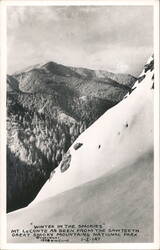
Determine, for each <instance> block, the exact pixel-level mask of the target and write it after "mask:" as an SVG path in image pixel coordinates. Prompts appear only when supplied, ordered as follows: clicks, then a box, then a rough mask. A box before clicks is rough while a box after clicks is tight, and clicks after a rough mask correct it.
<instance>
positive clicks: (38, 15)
mask: <svg viewBox="0 0 160 250" xmlns="http://www.w3.org/2000/svg"><path fill="white" fill-rule="evenodd" d="M152 53H153V8H152V7H151V6H8V8H7V57H8V59H7V61H8V63H7V64H8V73H9V74H12V73H14V72H16V71H19V70H22V69H24V68H26V67H28V66H31V65H34V64H39V63H40V64H41V63H42V64H43V63H46V62H48V61H54V62H57V63H61V64H64V65H69V66H76V67H86V68H91V69H99V70H108V71H112V72H115V73H129V74H133V75H138V74H139V73H140V72H141V70H142V68H143V65H144V64H145V62H146V60H147V59H148V57H149V56H150V55H151V54H152Z"/></svg>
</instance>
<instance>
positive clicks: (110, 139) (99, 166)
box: [30, 57, 154, 206]
mask: <svg viewBox="0 0 160 250" xmlns="http://www.w3.org/2000/svg"><path fill="white" fill-rule="evenodd" d="M153 74H154V73H153V57H151V58H150V59H149V61H148V62H147V64H146V65H145V67H144V71H143V72H142V74H141V76H143V79H142V77H141V76H140V78H139V79H138V80H137V82H136V83H135V85H134V86H133V88H132V90H133V92H132V93H130V95H129V94H128V96H127V98H124V100H122V101H121V102H120V103H119V104H117V105H116V106H114V107H113V108H111V109H110V110H108V111H107V112H106V113H105V114H104V115H103V116H101V117H100V118H99V119H98V120H97V121H96V122H95V123H94V124H93V125H92V126H91V127H89V128H88V129H87V130H86V131H85V132H84V133H82V134H81V135H80V136H79V137H78V138H77V140H76V141H75V142H74V144H73V145H72V146H71V148H70V149H69V152H68V153H67V154H66V157H64V159H63V160H62V163H61V164H60V165H59V167H58V168H57V169H56V171H55V173H54V175H53V177H52V178H51V179H50V180H48V181H47V182H46V184H45V185H44V186H43V188H42V189H41V191H40V192H39V194H38V195H37V197H36V199H35V200H34V201H33V202H32V203H31V204H30V206H31V205H35V204H36V203H37V202H39V201H41V200H44V199H46V198H48V197H53V196H55V195H57V194H59V193H62V192H64V191H66V190H70V189H72V188H75V187H77V186H80V185H82V184H84V183H87V182H89V181H92V180H95V179H97V178H99V177H101V176H103V175H106V174H107V175H109V174H110V173H111V172H116V171H118V170H120V169H121V168H124V167H127V166H128V167H129V166H130V165H132V164H134V162H136V161H138V159H140V158H141V157H143V155H146V154H149V153H151V152H153V88H154V85H153V78H154V77H153ZM140 79H141V80H140ZM78 143H79V144H78ZM62 164H63V166H62ZM65 165H66V166H65ZM62 167H63V168H66V171H62Z"/></svg>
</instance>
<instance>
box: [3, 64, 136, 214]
mask: <svg viewBox="0 0 160 250" xmlns="http://www.w3.org/2000/svg"><path fill="white" fill-rule="evenodd" d="M123 79H124V82H123ZM127 79H128V81H127ZM118 80H119V82H118ZM135 80H136V78H135V77H132V76H130V75H122V74H120V75H118V74H117V75H115V74H113V73H109V72H101V71H99V72H98V71H95V72H94V71H93V70H88V69H82V68H80V69H78V68H77V69H76V68H71V67H66V66H63V65H59V64H56V63H53V62H49V63H47V64H45V65H41V66H35V67H31V68H30V69H28V70H25V71H23V72H19V73H16V74H14V75H12V76H9V75H8V77H7V109H8V110H7V132H8V134H7V135H8V136H7V138H8V139H7V211H8V212H9V211H13V210H15V209H18V208H21V207H24V206H26V205H28V204H29V203H30V202H31V201H32V200H33V199H34V198H35V196H36V195H37V193H38V191H39V190H40V188H41V187H42V186H43V184H44V183H45V182H46V180H47V179H48V178H49V177H50V173H51V172H52V171H53V170H54V169H55V168H56V167H57V166H58V164H59V163H60V161H61V159H62V157H63V156H64V154H65V153H66V151H67V150H68V148H69V147H70V145H71V144H72V143H73V142H74V141H75V139H76V138H77V137H78V136H79V134H81V133H82V132H83V131H84V130H85V129H86V128H87V127H89V126H90V125H91V124H92V123H93V122H94V121H95V120H97V119H98V118H99V117H100V116H101V115H102V114H103V113H104V112H105V111H106V110H108V109H109V108H111V107H112V106H114V105H115V104H117V103H118V102H119V101H121V100H122V99H123V97H124V96H125V95H126V94H127V93H128V92H130V91H131V87H132V86H133V84H134V82H135Z"/></svg>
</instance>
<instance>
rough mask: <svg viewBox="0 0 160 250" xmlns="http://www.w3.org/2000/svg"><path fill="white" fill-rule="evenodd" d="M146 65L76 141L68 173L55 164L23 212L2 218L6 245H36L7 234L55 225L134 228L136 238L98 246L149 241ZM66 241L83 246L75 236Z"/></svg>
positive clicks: (149, 90)
mask: <svg viewBox="0 0 160 250" xmlns="http://www.w3.org/2000/svg"><path fill="white" fill-rule="evenodd" d="M152 62H153V58H152V57H151V58H150V60H149V61H148V62H147V64H146V65H145V67H144V71H143V72H142V74H141V75H140V77H141V78H140V79H138V80H137V82H136V83H135V85H134V86H133V88H132V90H133V91H132V92H131V93H130V94H128V95H126V96H125V97H124V99H123V101H121V102H120V103H119V104H117V105H116V106H114V107H113V108H111V109H110V110H108V111H107V112H106V113H105V114H104V115H103V116H101V117H100V118H99V119H98V120H97V121H96V122H95V123H94V124H93V125H92V126H90V127H89V128H88V129H87V130H86V131H85V132H83V133H82V134H81V135H80V136H79V137H78V138H77V140H76V141H75V142H74V144H73V145H72V146H71V147H70V149H69V151H70V154H71V162H70V166H69V168H68V169H66V171H65V172H61V164H60V165H59V166H58V168H57V169H56V170H55V173H54V174H53V176H52V178H50V180H48V181H47V182H46V183H45V185H44V186H43V187H42V189H41V190H40V192H39V194H38V195H37V197H36V198H35V200H34V201H33V202H32V203H31V204H30V205H29V206H28V207H26V208H24V209H20V210H17V211H15V212H11V213H9V214H8V219H7V220H8V242H10V243H18V242H19V243H20V242H21V243H22V242H28V243H31V242H42V241H41V240H40V239H38V238H36V237H35V236H34V235H33V234H31V235H29V236H28V237H26V236H25V237H12V235H11V230H12V229H25V230H30V229H33V227H34V225H57V224H63V225H64V224H69V225H71V224H74V225H79V224H89V225H95V224H96V225H98V224H100V225H101V224H104V225H105V228H106V229H107V230H108V228H112V229H122V228H123V229H125V228H130V229H139V233H138V235H137V236H136V237H133V236H126V237H123V236H122V237H119V236H112V237H110V236H105V237H102V238H100V240H99V241H98V242H105V243H108V242H152V241H153V197H154V196H153V95H154V85H153V81H154V76H153V74H154V71H153V70H152V66H153V65H152ZM148 65H149V67H148ZM77 143H81V144H79V147H78V148H77V149H75V145H78V144H77ZM62 162H63V160H62ZM69 242H78V243H83V242H82V241H81V237H78V236H75V237H70V238H69ZM90 242H96V241H94V240H93V239H91V240H90Z"/></svg>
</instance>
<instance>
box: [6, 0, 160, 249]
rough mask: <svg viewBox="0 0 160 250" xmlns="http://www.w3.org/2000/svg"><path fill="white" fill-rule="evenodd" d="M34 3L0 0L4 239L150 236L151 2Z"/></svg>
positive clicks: (129, 239)
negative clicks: (0, 19) (0, 21)
mask: <svg viewBox="0 0 160 250" xmlns="http://www.w3.org/2000/svg"><path fill="white" fill-rule="evenodd" d="M31 2H32V1H31ZM31 2H30V1H28V3H27V2H25V4H20V5H19V4H13V5H12V4H10V5H8V6H6V38H7V39H6V52H7V54H6V61H7V65H6V71H7V72H6V131H7V132H6V238H7V239H6V241H7V243H14V244H16V243H39V244H42V245H43V244H45V243H47V244H48V245H49V246H50V245H51V246H53V249H55V248H54V244H59V245H63V244H65V243H67V244H68V246H69V243H72V244H73V243H80V244H82V245H83V244H84V245H85V246H86V247H87V243H113V244H114V243H154V240H155V233H156V231H155V224H154V218H155V217H154V216H155V214H154V211H155V203H154V197H155V193H154V192H155V189H154V185H155V182H154V178H155V172H154V171H156V169H157V168H158V164H159V163H157V164H155V157H154V155H155V154H154V152H155V140H154V138H155V124H154V123H155V120H154V117H155V115H156V114H155V109H154V108H155V93H156V91H157V89H158V88H159V86H157V85H159V82H158V81H157V79H158V76H156V71H155V66H154V65H155V63H154V62H155V58H156V57H157V51H156V49H155V36H154V32H156V28H155V21H154V11H155V6H154V4H155V2H157V1H156V0H155V1H149V4H141V5H140V4H137V5H136V4H130V3H128V2H129V1H125V4H123V5H121V4H118V1H117V2H116V3H117V4H115V1H114V4H113V5H112V4H109V5H107V1H104V4H100V5H99V4H98V1H97V2H96V4H95V1H93V4H92V3H90V4H85V1H81V4H74V3H73V1H72V2H71V3H68V4H65V3H64V1H63V4H62V3H61V4H59V5H58V4H57V2H56V4H54V1H51V2H50V3H52V4H48V5H47V3H46V4H41V2H40V4H35V5H34V4H30V3H31ZM66 2H67V1H66ZM135 2H136V1H135ZM75 3H76V1H75ZM127 3H128V4H127ZM131 3H132V1H131ZM157 32H158V31H157ZM155 77H156V78H155ZM155 79H156V80H155ZM157 117H158V116H157ZM156 158H157V157H156ZM157 201H158V200H157ZM157 220H159V218H157ZM34 246H36V244H35V245H34ZM46 249H47V248H46ZM97 249H98V248H97ZM135 249H136V248H135ZM154 249H158V248H154Z"/></svg>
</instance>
